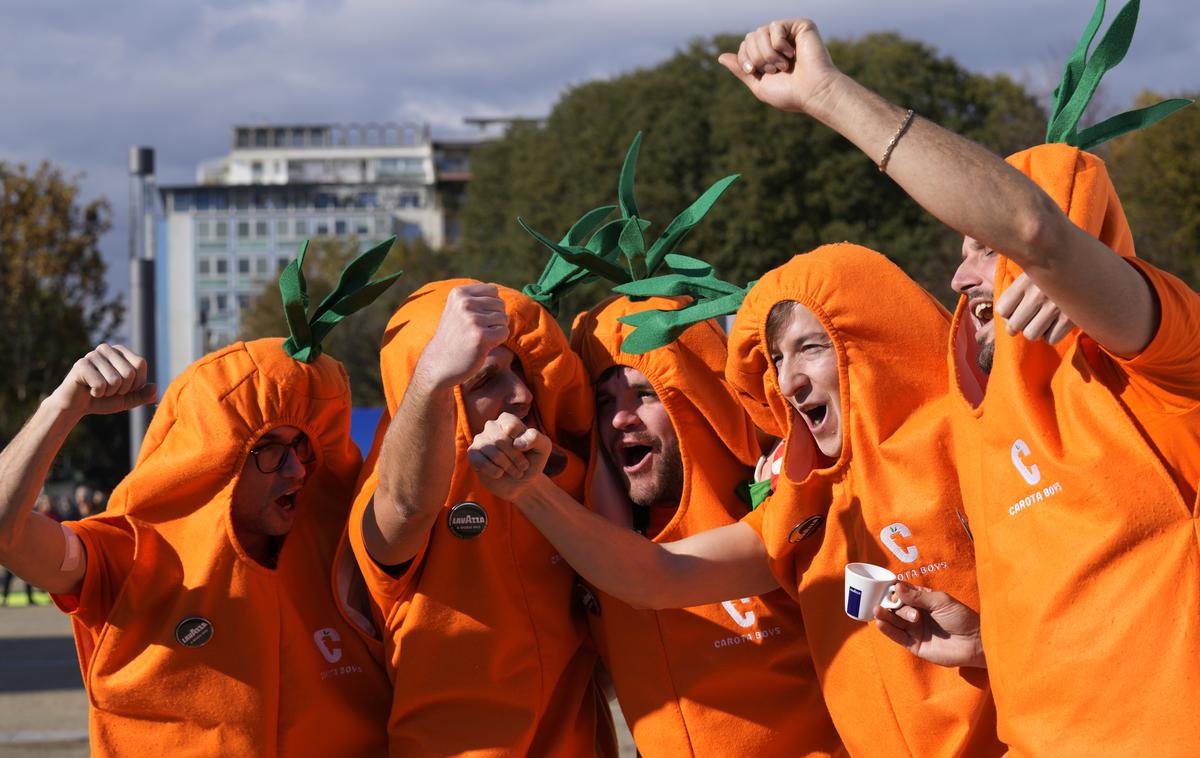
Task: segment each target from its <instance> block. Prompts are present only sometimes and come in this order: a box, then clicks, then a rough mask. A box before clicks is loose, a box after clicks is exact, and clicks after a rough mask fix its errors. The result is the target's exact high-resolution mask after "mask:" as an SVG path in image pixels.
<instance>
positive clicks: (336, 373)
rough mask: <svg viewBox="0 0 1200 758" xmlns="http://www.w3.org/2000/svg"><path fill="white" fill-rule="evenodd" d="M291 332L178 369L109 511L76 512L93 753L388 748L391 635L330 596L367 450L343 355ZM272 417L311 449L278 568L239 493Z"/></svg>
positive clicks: (64, 604) (79, 612) (75, 608)
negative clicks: (358, 438) (237, 514)
mask: <svg viewBox="0 0 1200 758" xmlns="http://www.w3.org/2000/svg"><path fill="white" fill-rule="evenodd" d="M281 345H282V340H279V339H261V340H256V341H254V342H248V343H242V342H239V343H236V344H234V345H231V346H229V347H227V348H224V349H222V350H219V351H217V352H215V353H212V354H210V355H208V356H206V357H204V358H201V359H200V360H199V361H197V362H196V363H194V364H192V365H191V366H190V367H189V368H188V369H187V370H186V371H184V373H183V374H181V375H180V376H179V377H178V378H176V379H175V381H173V382H172V383H171V385H170V387H169V388H168V389H167V392H166V394H165V396H164V398H163V400H162V403H161V404H160V405H159V407H158V410H157V412H156V413H155V414H154V420H153V421H152V423H151V424H150V429H149V431H148V432H147V435H146V439H145V441H144V443H143V445H142V449H141V454H140V456H139V458H138V463H137V466H136V467H135V468H134V469H133V471H132V472H131V473H130V474H129V475H128V476H127V477H125V479H124V480H123V481H122V482H121V484H120V485H118V486H117V488H116V489H115V490H114V492H113V495H112V498H111V500H110V501H109V505H108V510H107V511H106V512H105V513H103V514H101V515H98V516H94V517H92V518H89V519H87V520H85V521H81V522H75V523H72V524H70V527H71V528H72V529H73V530H74V531H75V533H76V534H78V535H79V537H80V539H82V540H83V543H84V546H85V547H86V550H87V561H88V563H87V571H86V574H85V576H84V580H83V586H82V588H81V590H80V592H79V594H78V595H77V596H74V595H59V596H55V602H56V603H57V604H58V605H59V607H60V608H62V609H63V610H64V611H66V612H68V613H70V614H71V616H72V622H73V626H74V630H75V640H76V645H77V647H78V650H79V657H80V663H81V666H82V668H83V676H84V683H85V684H86V686H87V692H88V700H89V702H90V705H91V718H90V722H91V723H90V728H91V742H92V750H93V755H121V756H126V755H156V754H157V755H197V756H199V755H204V756H213V755H255V756H274V755H358V756H368V755H378V754H379V753H381V752H382V751H383V750H385V749H386V748H385V745H386V738H387V735H386V731H385V730H384V729H383V724H384V723H385V719H386V718H387V703H388V697H389V693H390V687H389V686H388V681H387V677H386V674H385V672H384V668H383V665H382V645H381V643H380V642H378V641H377V640H374V639H373V638H371V637H370V636H368V634H366V633H364V632H362V631H360V628H359V627H358V626H357V625H356V624H355V623H352V622H351V620H350V618H349V616H348V613H350V612H349V611H347V610H346V608H345V606H344V605H342V604H340V603H337V602H335V600H334V597H335V595H334V588H333V578H332V576H331V574H332V573H333V572H332V571H331V567H332V565H333V556H334V551H335V548H336V545H337V541H338V538H339V536H340V535H341V534H342V531H343V528H344V525H345V519H346V515H347V513H348V512H349V508H350V499H351V494H352V492H353V487H354V482H355V478H356V476H357V474H358V471H359V467H360V463H361V456H360V455H359V453H358V450H357V448H355V446H354V443H353V442H352V441H351V439H350V388H349V384H348V382H347V379H346V373H345V371H344V370H343V369H342V366H341V364H339V363H338V362H337V361H335V360H333V359H332V358H330V357H328V356H321V357H320V358H318V359H317V360H315V361H314V362H312V363H311V364H306V363H301V362H299V361H297V360H295V359H293V358H292V357H291V356H289V355H288V354H287V353H285V352H284V350H283V349H282V347H281ZM279 426H294V427H296V428H298V429H300V430H301V431H303V432H304V433H305V434H306V435H308V437H309V438H310V439H311V440H312V442H313V446H314V449H315V450H316V451H317V459H316V461H315V462H314V463H312V464H309V466H308V471H309V475H308V477H307V479H306V482H305V484H304V487H303V489H302V490H301V491H300V493H299V495H298V496H297V500H296V521H295V526H294V527H293V529H292V531H291V533H290V534H289V535H288V536H287V538H286V540H285V541H284V543H283V547H282V550H281V552H280V555H279V561H278V565H277V567H276V568H274V569H271V568H267V567H265V566H263V565H261V564H259V563H257V562H256V561H254V560H253V559H251V558H250V557H248V556H247V555H246V553H245V552H244V551H243V549H242V547H241V545H240V544H239V543H238V540H237V539H236V537H235V535H234V532H233V527H232V525H231V522H230V498H231V495H232V493H233V491H234V488H235V487H236V486H237V482H238V478H239V474H240V472H241V470H242V465H243V464H244V463H245V461H246V459H247V454H248V451H249V450H250V448H251V447H252V446H253V444H254V443H255V442H256V441H257V440H258V438H259V437H260V436H262V435H263V434H264V433H266V432H268V431H270V430H271V429H274V428H276V427H279Z"/></svg>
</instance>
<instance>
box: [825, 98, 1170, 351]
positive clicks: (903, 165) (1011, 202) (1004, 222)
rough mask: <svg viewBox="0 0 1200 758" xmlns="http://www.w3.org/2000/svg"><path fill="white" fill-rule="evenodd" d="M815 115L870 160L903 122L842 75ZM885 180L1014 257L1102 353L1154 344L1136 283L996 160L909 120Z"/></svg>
mask: <svg viewBox="0 0 1200 758" xmlns="http://www.w3.org/2000/svg"><path fill="white" fill-rule="evenodd" d="M814 111H815V112H814V116H815V117H816V118H818V119H819V120H820V121H821V122H822V123H824V124H826V125H827V126H829V127H830V128H832V129H834V130H835V131H837V132H838V133H839V134H842V135H843V136H845V137H846V138H847V139H849V140H850V141H851V142H853V143H854V144H855V145H857V146H858V148H859V149H860V150H862V151H863V152H864V153H866V154H867V155H868V156H869V157H871V158H872V159H873V160H875V161H879V160H880V159H881V158H882V157H883V153H884V151H885V150H886V147H887V144H888V142H889V141H890V140H891V139H892V137H893V136H894V135H895V134H896V131H897V129H898V128H899V127H900V125H901V124H902V123H903V121H904V115H905V111H904V110H903V109H901V108H900V107H898V106H896V105H893V104H892V103H889V102H888V101H887V100H885V99H883V98H882V97H880V96H879V95H877V94H875V93H874V92H871V91H870V90H868V89H867V88H866V87H863V86H862V85H860V84H858V83H857V82H855V81H854V80H852V79H850V78H849V77H847V76H845V75H841V76H838V77H837V78H836V80H835V83H834V84H832V85H831V86H830V87H829V91H828V92H827V94H826V95H825V96H824V97H823V98H821V100H820V103H819V107H817V108H815V109H814ZM887 173H888V175H889V176H890V177H891V178H892V179H893V180H895V181H896V183H897V184H899V185H900V186H901V187H902V188H903V189H904V191H905V192H907V193H908V195H909V196H910V197H912V198H913V199H914V200H916V201H917V202H918V203H920V204H921V206H922V207H924V208H925V210H927V211H929V213H931V214H932V215H933V216H935V217H936V218H937V219H938V220H939V221H941V222H942V223H944V224H946V225H947V226H949V227H951V228H953V229H955V230H956V231H958V232H960V233H962V234H964V235H967V236H970V237H973V238H975V239H977V240H979V241H980V242H982V243H983V244H984V245H986V246H987V247H989V248H991V249H993V250H997V251H1000V252H1001V253H1003V254H1004V255H1005V256H1007V257H1009V258H1011V259H1012V260H1013V262H1015V263H1016V264H1017V265H1018V266H1020V267H1021V268H1022V269H1024V270H1025V272H1026V273H1028V274H1029V278H1030V279H1031V280H1032V281H1033V282H1034V284H1036V285H1037V286H1038V287H1040V288H1041V290H1042V291H1043V292H1044V293H1045V294H1046V295H1047V296H1048V297H1049V298H1050V299H1051V300H1052V301H1054V303H1056V304H1057V305H1058V306H1059V307H1060V308H1061V309H1062V311H1063V312H1064V313H1065V314H1067V316H1068V317H1069V318H1070V319H1071V320H1072V321H1074V322H1075V323H1076V324H1078V325H1079V327H1080V328H1082V329H1083V331H1084V332H1085V333H1087V334H1088V335H1089V336H1090V337H1092V338H1093V339H1095V340H1096V341H1097V342H1099V343H1100V344H1101V345H1103V346H1104V347H1106V348H1108V349H1109V350H1112V351H1113V352H1116V353H1118V354H1122V355H1133V354H1136V353H1137V352H1139V351H1141V350H1142V349H1143V348H1144V347H1145V346H1146V345H1147V344H1148V343H1149V341H1150V339H1151V338H1152V337H1153V335H1154V333H1155V330H1156V329H1157V325H1158V311H1157V308H1156V304H1155V300H1154V297H1153V294H1152V293H1151V291H1150V287H1149V285H1148V284H1147V283H1146V282H1145V281H1144V280H1143V279H1142V277H1141V275H1140V274H1138V273H1137V272H1135V271H1134V270H1133V269H1132V268H1130V267H1129V266H1128V264H1126V263H1125V261H1123V260H1121V259H1120V257H1119V256H1117V255H1116V254H1114V253H1113V252H1112V251H1111V250H1109V249H1108V248H1107V247H1105V245H1104V244H1103V243H1102V242H1100V241H1099V240H1097V239H1096V238H1094V237H1092V236H1091V235H1090V234H1088V233H1087V232H1085V231H1083V230H1081V229H1080V228H1078V227H1077V226H1075V225H1074V224H1073V223H1071V221H1070V219H1068V218H1067V216H1066V215H1065V214H1063V212H1062V210H1061V209H1060V208H1059V207H1058V205H1057V204H1056V203H1055V202H1054V200H1053V199H1051V197H1050V196H1049V195H1047V194H1046V193H1045V192H1044V191H1042V189H1041V188H1040V187H1038V186H1037V185H1036V184H1034V183H1033V182H1032V181H1031V180H1030V179H1029V178H1028V177H1026V176H1025V175H1024V174H1022V173H1021V172H1020V171H1017V170H1016V169H1015V168H1013V167H1012V166H1010V165H1008V164H1007V163H1006V162H1005V161H1003V160H1001V159H1000V158H999V157H998V156H996V155H994V154H993V153H991V152H989V151H988V150H986V149H984V148H983V147H980V146H979V145H977V144H975V143H974V142H971V141H970V140H968V139H966V138H964V137H960V136H958V135H957V134H954V133H953V132H950V131H948V130H946V129H943V128H942V127H940V126H938V125H937V124H934V123H933V122H931V121H927V120H925V119H921V118H916V119H915V120H914V122H913V123H912V125H911V126H910V128H909V129H908V131H907V132H905V133H904V135H903V136H902V137H901V138H900V139H899V141H898V142H897V143H896V145H895V148H894V150H893V151H892V154H891V158H890V160H889V162H888V165H887ZM1113 303H1121V304H1122V307H1121V308H1113V307H1112V304H1113Z"/></svg>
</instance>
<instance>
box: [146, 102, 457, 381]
mask: <svg viewBox="0 0 1200 758" xmlns="http://www.w3.org/2000/svg"><path fill="white" fill-rule="evenodd" d="M479 142H480V140H458V141H443V142H434V141H433V140H432V138H431V136H430V131H429V127H428V126H422V125H413V124H367V125H330V124H317V125H264V126H237V127H234V129H233V146H232V150H231V152H230V153H229V154H228V155H227V156H225V157H223V158H220V159H217V160H213V161H209V162H206V163H204V164H202V165H200V167H199V168H198V169H197V172H196V183H195V184H194V185H187V186H168V187H162V188H161V190H160V192H161V200H162V205H161V208H162V215H161V217H160V218H159V219H158V224H157V230H156V232H157V233H156V242H157V244H156V251H155V259H156V268H155V289H156V292H157V300H156V304H155V309H156V323H157V336H156V350H157V364H158V370H157V374H158V381H159V383H160V386H166V383H167V382H169V381H170V380H171V379H172V378H174V377H175V376H176V375H178V374H179V373H180V372H181V371H182V370H183V369H184V368H185V367H186V366H187V365H188V364H190V363H191V362H192V361H194V360H195V359H196V358H198V357H200V356H201V355H204V354H205V353H207V352H209V351H211V350H213V349H216V348H218V347H220V346H222V345H225V344H228V343H230V342H233V341H234V340H236V339H237V335H238V330H239V325H240V314H241V312H242V311H243V310H244V309H246V308H247V307H248V306H249V303H250V301H251V299H252V298H253V297H254V296H255V295H256V294H258V293H259V292H261V291H262V289H263V287H265V286H274V283H275V281H276V279H277V277H278V274H279V271H280V270H281V269H282V267H283V266H285V265H287V262H288V261H289V260H290V259H291V258H293V257H294V256H295V255H296V253H297V251H298V250H299V247H300V244H301V242H302V241H303V240H306V239H311V238H314V237H322V236H335V237H351V236H353V237H356V238H357V239H358V240H359V242H360V243H361V244H362V246H363V248H364V249H365V248H367V247H369V246H371V245H374V244H375V243H377V242H379V241H381V240H383V239H386V238H387V237H390V236H391V235H393V234H395V235H396V236H398V237H400V238H401V239H405V240H414V239H417V238H420V239H423V240H424V241H425V242H427V243H428V244H429V245H430V246H432V247H442V246H444V245H447V244H452V243H453V242H454V240H455V239H456V238H457V224H456V221H455V210H456V209H457V208H458V207H459V205H460V203H461V199H462V196H463V194H464V193H465V188H466V184H467V182H468V181H469V179H470V163H469V155H470V150H471V148H472V147H473V146H474V145H476V144H478V143H479Z"/></svg>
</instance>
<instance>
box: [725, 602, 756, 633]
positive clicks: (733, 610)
mask: <svg viewBox="0 0 1200 758" xmlns="http://www.w3.org/2000/svg"><path fill="white" fill-rule="evenodd" d="M741 602H743V603H749V602H750V598H748V597H744V598H742V599H741ZM721 607H723V608H724V609H725V612H726V613H728V614H729V617H730V618H731V619H733V620H734V622H735V623H737V625H738V626H740V627H741V628H743V629H749V628H750V627H752V626H754V611H750V612H748V613H746V614H744V615H743V614H742V612H741V611H739V610H738V609H737V606H735V605H734V604H733V601H732V600H726V601H724V602H722V603H721Z"/></svg>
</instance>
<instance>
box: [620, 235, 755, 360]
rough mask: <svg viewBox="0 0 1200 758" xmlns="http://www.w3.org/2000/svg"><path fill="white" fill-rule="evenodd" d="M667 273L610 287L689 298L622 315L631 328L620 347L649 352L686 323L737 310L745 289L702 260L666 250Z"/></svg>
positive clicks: (633, 293)
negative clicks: (675, 305) (679, 303)
mask: <svg viewBox="0 0 1200 758" xmlns="http://www.w3.org/2000/svg"><path fill="white" fill-rule="evenodd" d="M666 264H667V268H668V270H669V273H663V274H659V275H657V276H653V277H649V278H646V279H641V280H638V281H633V282H629V283H627V284H621V285H618V286H616V287H613V292H618V293H620V294H622V295H628V296H630V297H677V296H679V295H688V296H690V297H691V298H692V301H691V302H690V303H688V304H687V305H685V306H684V307H682V308H679V309H677V310H667V311H664V310H651V311H641V312H639V313H631V314H629V315H628V316H622V317H620V318H619V319H617V320H618V321H620V322H621V323H622V324H629V325H630V326H632V327H634V330H633V331H632V332H631V333H630V334H629V336H628V337H626V338H625V339H624V340H623V341H622V342H621V350H622V351H624V352H626V353H630V354H632V355H641V354H643V353H648V352H650V351H651V350H654V349H656V348H660V347H663V346H664V345H669V344H671V343H672V342H674V341H675V340H676V339H677V338H678V337H679V335H681V334H683V332H684V330H686V329H687V328H688V327H689V326H692V325H693V324H698V323H700V322H701V321H706V320H708V319H710V318H717V317H719V316H727V315H729V314H731V313H737V309H738V308H739V307H741V305H742V301H743V300H744V299H745V298H746V293H747V292H749V291H750V288H751V287H753V286H754V282H750V283H749V284H747V285H746V286H745V287H738V286H737V285H736V284H730V283H729V282H725V281H722V280H721V279H718V278H717V276H716V274H714V273H713V269H712V266H710V265H708V264H707V263H705V262H704V261H702V260H699V259H696V258H692V257H690V256H687V255H679V254H678V253H668V254H667V255H666Z"/></svg>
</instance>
